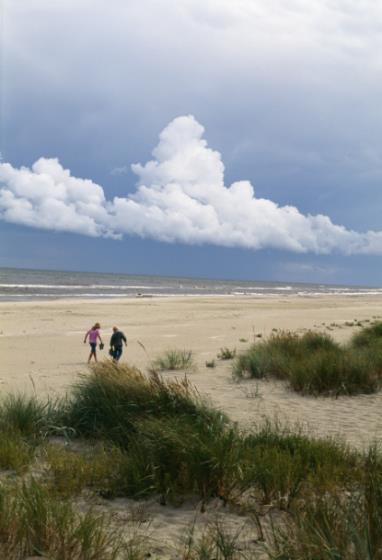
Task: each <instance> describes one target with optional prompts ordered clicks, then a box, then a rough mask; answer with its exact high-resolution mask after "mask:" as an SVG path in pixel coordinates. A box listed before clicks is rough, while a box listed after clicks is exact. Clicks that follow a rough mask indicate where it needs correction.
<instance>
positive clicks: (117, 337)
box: [110, 327, 127, 362]
mask: <svg viewBox="0 0 382 560" xmlns="http://www.w3.org/2000/svg"><path fill="white" fill-rule="evenodd" d="M122 342H124V343H125V346H127V340H126V337H125V335H124V334H123V332H122V331H120V330H119V329H118V327H113V334H112V335H111V339H110V353H111V355H112V356H113V361H114V362H118V361H119V359H120V357H121V356H122V349H123V344H122Z"/></svg>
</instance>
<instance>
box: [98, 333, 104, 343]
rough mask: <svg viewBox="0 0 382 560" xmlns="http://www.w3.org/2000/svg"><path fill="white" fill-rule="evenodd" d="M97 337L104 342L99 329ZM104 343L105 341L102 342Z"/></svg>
mask: <svg viewBox="0 0 382 560" xmlns="http://www.w3.org/2000/svg"><path fill="white" fill-rule="evenodd" d="M97 337H98V339H99V341H100V342H102V338H101V335H100V332H99V331H98V333H97ZM102 344H103V342H102Z"/></svg>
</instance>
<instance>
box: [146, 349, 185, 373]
mask: <svg viewBox="0 0 382 560" xmlns="http://www.w3.org/2000/svg"><path fill="white" fill-rule="evenodd" d="M193 365H194V360H193V354H192V351H191V350H177V349H170V350H166V351H165V352H164V353H163V355H162V356H158V357H157V358H156V359H155V360H154V361H153V363H152V369H153V370H154V371H175V370H186V369H190V368H192V367H193Z"/></svg>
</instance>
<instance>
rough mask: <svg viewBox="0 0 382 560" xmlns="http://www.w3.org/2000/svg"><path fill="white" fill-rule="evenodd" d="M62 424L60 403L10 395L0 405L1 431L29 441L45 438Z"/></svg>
mask: <svg viewBox="0 0 382 560" xmlns="http://www.w3.org/2000/svg"><path fill="white" fill-rule="evenodd" d="M60 423H61V418H60V403H59V402H58V401H52V400H48V401H46V402H42V401H40V400H38V399H37V398H36V397H35V396H27V395H23V394H20V393H19V394H16V395H12V394H11V395H8V396H6V397H5V398H4V400H3V401H2V402H1V403H0V429H2V430H5V431H15V432H18V433H19V434H22V435H23V436H24V437H27V438H29V439H33V438H35V439H36V438H37V439H38V438H41V437H45V436H46V435H47V434H48V433H51V432H53V431H54V429H55V427H56V426H58V425H59V424H60Z"/></svg>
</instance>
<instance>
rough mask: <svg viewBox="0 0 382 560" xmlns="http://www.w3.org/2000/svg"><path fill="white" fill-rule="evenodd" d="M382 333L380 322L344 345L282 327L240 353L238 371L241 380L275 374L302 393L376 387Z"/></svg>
mask: <svg viewBox="0 0 382 560" xmlns="http://www.w3.org/2000/svg"><path fill="white" fill-rule="evenodd" d="M381 333H382V324H381V323H378V324H375V325H372V326H370V327H367V328H364V329H363V330H362V331H360V332H359V333H357V335H355V336H354V337H353V338H352V340H351V341H350V343H349V344H348V345H346V346H340V345H339V344H337V343H336V342H335V341H334V340H333V339H332V338H331V337H330V336H329V335H327V334H324V333H316V332H311V331H309V332H307V333H305V334H304V335H302V336H298V335H297V334H295V333H290V332H283V331H277V332H276V333H272V335H271V336H270V338H269V339H268V340H265V341H263V342H261V343H257V344H253V345H252V346H251V347H250V348H249V349H248V350H247V351H246V352H244V353H243V354H241V355H239V356H238V357H237V359H236V361H235V363H234V366H233V376H234V378H236V379H237V380H240V379H242V378H256V379H261V378H264V377H275V378H277V379H282V380H285V381H288V383H289V384H290V386H291V387H292V388H293V389H294V390H295V391H298V392H301V393H303V394H313V395H318V394H323V395H336V396H337V395H340V394H346V395H353V394H358V393H373V392H375V391H377V390H378V389H379V388H380V386H381V381H382V336H381ZM370 350H372V351H370Z"/></svg>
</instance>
